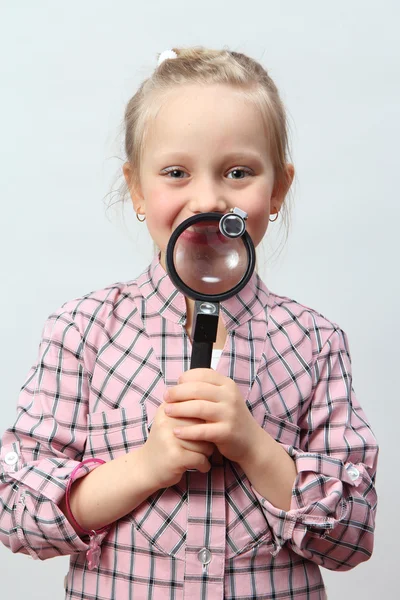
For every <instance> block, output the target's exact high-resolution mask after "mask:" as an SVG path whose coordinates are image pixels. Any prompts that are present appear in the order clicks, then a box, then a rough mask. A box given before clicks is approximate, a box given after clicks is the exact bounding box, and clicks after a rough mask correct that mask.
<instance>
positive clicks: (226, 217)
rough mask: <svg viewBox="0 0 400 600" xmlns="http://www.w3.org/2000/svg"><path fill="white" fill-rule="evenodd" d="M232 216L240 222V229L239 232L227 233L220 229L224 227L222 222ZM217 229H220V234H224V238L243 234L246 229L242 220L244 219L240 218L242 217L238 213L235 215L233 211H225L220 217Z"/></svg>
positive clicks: (233, 237) (232, 237)
mask: <svg viewBox="0 0 400 600" xmlns="http://www.w3.org/2000/svg"><path fill="white" fill-rule="evenodd" d="M232 217H234V218H236V219H239V220H240V221H241V222H242V231H241V232H240V233H233V234H232V233H228V232H227V231H222V229H223V227H224V226H223V224H222V223H223V222H224V221H226V220H227V219H229V218H232ZM219 229H220V231H221V233H222V235H224V236H225V237H226V238H230V239H232V240H233V239H235V238H238V237H242V236H243V233H244V231H246V223H245V222H244V220H243V219H242V217H240V216H239V215H235V214H234V213H231V212H229V213H225V214H224V215H222V217H221V218H220V223H219Z"/></svg>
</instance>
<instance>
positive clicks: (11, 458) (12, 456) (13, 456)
mask: <svg viewBox="0 0 400 600" xmlns="http://www.w3.org/2000/svg"><path fill="white" fill-rule="evenodd" d="M18 458H19V457H18V454H17V453H16V452H7V454H6V455H5V457H4V462H5V463H6V465H15V464H16V463H17V462H18Z"/></svg>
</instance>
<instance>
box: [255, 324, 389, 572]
mask: <svg viewBox="0 0 400 600" xmlns="http://www.w3.org/2000/svg"><path fill="white" fill-rule="evenodd" d="M313 382H314V385H313V393H312V397H311V399H310V402H309V404H308V406H307V407H306V408H305V410H304V411H303V414H302V419H301V421H300V422H299V424H300V425H301V431H302V433H301V436H300V442H299V448H294V447H292V446H283V447H284V448H285V449H286V451H287V452H288V453H289V455H290V456H291V457H292V458H293V460H294V462H295V465H296V469H297V477H296V480H295V483H294V486H293V490H292V499H291V506H290V510H289V511H284V510H280V509H277V508H276V507H275V506H273V505H272V504H271V503H270V502H269V501H268V500H267V499H266V498H263V497H262V496H261V495H260V494H259V493H258V492H257V491H256V490H255V489H254V488H253V492H254V493H255V495H256V496H257V498H258V500H259V501H260V503H261V506H262V508H263V510H264V514H265V516H266V518H267V520H268V522H269V524H270V526H271V530H272V532H273V538H274V546H275V552H276V553H278V552H279V550H280V548H281V547H282V546H283V545H284V544H285V543H288V544H289V545H290V546H291V547H292V549H293V550H294V552H296V553H297V554H299V555H300V556H303V557H305V558H307V559H309V560H311V561H314V562H315V563H317V564H319V565H321V566H324V567H326V568H328V569H331V570H341V571H345V570H348V569H351V568H353V567H355V566H356V565H357V564H359V563H361V562H363V561H366V560H368V558H369V557H370V556H371V554H372V549H373V539H374V527H375V513H376V506H377V495H376V491H375V485H374V484H375V475H376V466H377V457H378V444H377V441H376V439H375V436H374V434H373V433H372V431H371V428H370V426H369V423H368V421H367V419H366V416H365V414H364V412H363V410H362V408H361V407H360V405H359V403H358V401H357V399H356V397H355V394H354V390H353V386H352V374H351V360H350V354H349V350H348V342H347V337H346V334H345V333H344V332H343V331H342V330H340V329H336V330H335V331H334V332H333V333H332V334H331V335H330V337H329V338H328V340H327V342H326V343H325V344H324V346H323V347H322V349H321V351H320V352H319V354H318V357H317V359H316V361H315V364H314V367H313Z"/></svg>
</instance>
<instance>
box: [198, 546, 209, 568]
mask: <svg viewBox="0 0 400 600" xmlns="http://www.w3.org/2000/svg"><path fill="white" fill-rule="evenodd" d="M197 556H198V559H199V561H200V562H201V563H202V564H203V565H208V564H209V563H210V562H211V558H212V554H211V552H210V551H209V550H208V548H202V550H200V552H199V553H198V555H197Z"/></svg>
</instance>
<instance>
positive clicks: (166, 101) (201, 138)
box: [144, 85, 267, 154]
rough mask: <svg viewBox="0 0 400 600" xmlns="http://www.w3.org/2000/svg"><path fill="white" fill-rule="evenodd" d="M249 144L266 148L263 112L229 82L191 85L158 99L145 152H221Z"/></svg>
mask: <svg viewBox="0 0 400 600" xmlns="http://www.w3.org/2000/svg"><path fill="white" fill-rule="evenodd" d="M235 147H249V148H251V149H253V150H254V151H258V152H265V151H266V148H267V135H266V131H265V127H264V121H263V119H262V115H261V112H260V111H259V109H258V108H257V107H256V106H255V105H254V103H253V102H252V101H251V100H249V99H247V98H246V97H245V96H244V95H243V93H242V92H240V90H235V89H233V88H232V87H230V86H227V85H205V86H201V85H188V86H181V87H180V88H179V89H174V90H171V91H170V92H168V93H167V94H166V95H164V96H163V97H162V98H159V99H158V102H157V103H156V105H155V111H154V116H153V117H152V118H150V120H149V123H148V131H147V136H146V143H145V148H144V153H145V154H147V152H149V153H151V154H154V153H155V152H157V154H159V153H165V152H166V151H169V150H171V151H187V152H191V151H192V152H194V151H198V152H202V151H204V152H208V151H210V149H213V150H216V151H218V152H221V151H222V150H223V151H226V150H229V149H231V148H232V149H235Z"/></svg>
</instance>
